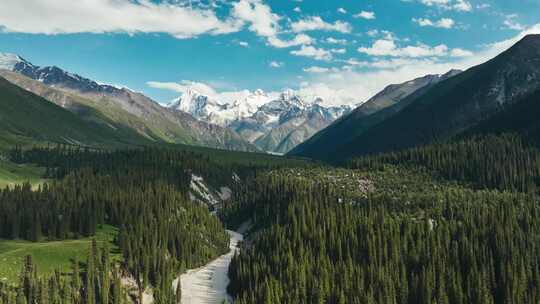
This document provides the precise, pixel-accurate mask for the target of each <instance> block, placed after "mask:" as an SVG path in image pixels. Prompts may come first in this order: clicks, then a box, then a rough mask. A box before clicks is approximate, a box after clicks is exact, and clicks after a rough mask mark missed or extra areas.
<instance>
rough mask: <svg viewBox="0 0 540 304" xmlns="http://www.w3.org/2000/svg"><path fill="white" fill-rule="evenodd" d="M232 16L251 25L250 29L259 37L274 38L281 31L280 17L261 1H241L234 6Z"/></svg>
mask: <svg viewBox="0 0 540 304" xmlns="http://www.w3.org/2000/svg"><path fill="white" fill-rule="evenodd" d="M231 15H232V16H233V17H235V18H237V19H239V20H242V21H244V22H247V23H249V24H250V25H249V29H250V30H251V31H252V32H255V33H256V34H257V35H259V36H263V37H274V36H276V35H277V33H278V31H279V20H280V19H281V17H280V16H278V15H277V14H274V13H273V12H272V9H271V8H270V6H268V5H266V4H264V3H263V2H262V1H259V0H240V1H238V2H237V3H235V4H233V8H232V13H231Z"/></svg>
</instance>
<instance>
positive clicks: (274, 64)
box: [268, 61, 284, 69]
mask: <svg viewBox="0 0 540 304" xmlns="http://www.w3.org/2000/svg"><path fill="white" fill-rule="evenodd" d="M283 65H284V64H283V62H281V61H270V63H269V64H268V66H269V67H271V68H276V69H277V68H281V67H283Z"/></svg>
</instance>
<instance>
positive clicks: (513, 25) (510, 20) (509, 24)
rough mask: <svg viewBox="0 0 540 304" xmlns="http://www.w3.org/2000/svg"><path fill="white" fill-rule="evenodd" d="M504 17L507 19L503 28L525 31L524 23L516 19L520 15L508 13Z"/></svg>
mask: <svg viewBox="0 0 540 304" xmlns="http://www.w3.org/2000/svg"><path fill="white" fill-rule="evenodd" d="M504 17H505V19H504V21H503V25H504V27H503V28H506V29H510V30H515V31H523V30H524V29H525V26H524V25H522V24H521V23H519V22H517V21H516V19H517V17H518V15H516V14H510V15H506V16H504Z"/></svg>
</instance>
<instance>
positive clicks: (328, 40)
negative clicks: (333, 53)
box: [324, 37, 347, 45]
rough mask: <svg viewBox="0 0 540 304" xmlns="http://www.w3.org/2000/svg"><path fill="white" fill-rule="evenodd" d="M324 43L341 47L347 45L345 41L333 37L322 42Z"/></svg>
mask: <svg viewBox="0 0 540 304" xmlns="http://www.w3.org/2000/svg"><path fill="white" fill-rule="evenodd" d="M324 41H325V42H326V43H330V44H342V45H345V44H347V40H346V39H336V38H334V37H328V38H326V39H325V40H324Z"/></svg>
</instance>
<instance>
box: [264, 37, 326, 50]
mask: <svg viewBox="0 0 540 304" xmlns="http://www.w3.org/2000/svg"><path fill="white" fill-rule="evenodd" d="M313 43H315V39H313V38H311V37H310V36H308V35H306V34H298V35H296V36H295V37H294V38H293V39H290V40H282V39H280V38H278V37H268V44H269V45H271V46H273V47H276V48H288V47H293V46H299V45H310V44H313Z"/></svg>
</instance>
